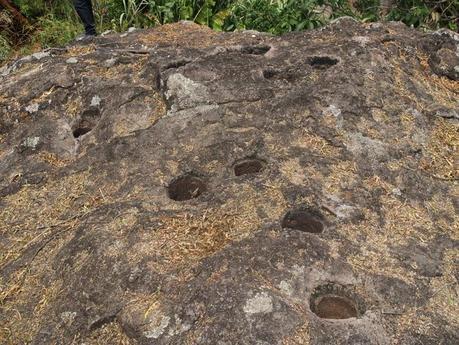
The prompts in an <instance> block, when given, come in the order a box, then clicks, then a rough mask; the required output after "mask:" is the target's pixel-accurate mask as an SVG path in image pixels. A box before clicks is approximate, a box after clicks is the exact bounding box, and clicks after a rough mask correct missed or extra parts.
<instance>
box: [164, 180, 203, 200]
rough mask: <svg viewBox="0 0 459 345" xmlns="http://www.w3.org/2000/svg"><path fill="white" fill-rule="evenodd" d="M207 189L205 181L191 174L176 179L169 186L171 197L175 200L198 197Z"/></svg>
mask: <svg viewBox="0 0 459 345" xmlns="http://www.w3.org/2000/svg"><path fill="white" fill-rule="evenodd" d="M205 190H206V185H205V183H204V181H203V180H202V179H201V178H199V177H197V176H193V175H191V174H186V175H182V176H179V177H177V178H176V179H174V180H173V181H172V182H171V183H170V184H169V187H168V195H169V198H171V199H172V200H175V201H185V200H190V199H194V198H197V197H198V196H199V195H201V194H202V193H203V192H204V191H205Z"/></svg>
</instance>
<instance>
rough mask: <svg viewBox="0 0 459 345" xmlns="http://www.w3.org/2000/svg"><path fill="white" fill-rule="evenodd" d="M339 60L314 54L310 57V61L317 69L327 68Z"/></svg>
mask: <svg viewBox="0 0 459 345" xmlns="http://www.w3.org/2000/svg"><path fill="white" fill-rule="evenodd" d="M338 62H339V60H338V59H335V58H332V57H329V56H312V57H310V58H308V63H309V64H310V65H311V66H312V67H314V68H317V69H327V68H329V67H331V66H334V65H336V64H337V63H338Z"/></svg>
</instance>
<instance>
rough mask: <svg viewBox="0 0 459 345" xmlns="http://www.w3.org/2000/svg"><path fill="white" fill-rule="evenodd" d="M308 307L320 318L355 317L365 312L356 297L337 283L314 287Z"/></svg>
mask: <svg viewBox="0 0 459 345" xmlns="http://www.w3.org/2000/svg"><path fill="white" fill-rule="evenodd" d="M310 307H311V311H312V312H313V313H314V314H316V315H317V316H318V317H320V318H322V319H350V318H357V317H360V316H361V315H362V314H363V313H364V312H365V310H364V309H363V304H362V303H361V302H360V303H359V301H358V298H357V297H356V296H353V294H352V293H351V292H350V291H348V290H347V289H346V288H345V287H344V286H342V285H339V284H326V285H322V286H319V287H318V288H316V290H315V291H314V293H313V294H312V296H311V300H310Z"/></svg>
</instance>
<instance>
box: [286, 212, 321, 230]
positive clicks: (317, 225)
mask: <svg viewBox="0 0 459 345" xmlns="http://www.w3.org/2000/svg"><path fill="white" fill-rule="evenodd" d="M282 228H283V229H293V230H300V231H304V232H310V233H313V234H318V233H321V232H322V231H323V230H324V225H323V223H322V221H321V220H320V219H319V217H318V216H316V215H314V214H312V213H311V212H309V211H306V210H293V211H289V212H287V214H286V215H285V216H284V219H283V220H282Z"/></svg>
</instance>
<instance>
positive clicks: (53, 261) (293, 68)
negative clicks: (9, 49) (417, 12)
mask: <svg viewBox="0 0 459 345" xmlns="http://www.w3.org/2000/svg"><path fill="white" fill-rule="evenodd" d="M458 40H459V38H458V36H455V34H453V33H451V32H446V31H444V32H436V33H420V32H418V31H415V30H413V29H409V28H407V27H405V26H403V25H402V24H398V23H387V24H359V23H356V22H354V21H352V20H349V19H343V20H340V21H338V22H335V23H334V24H331V25H329V26H327V27H326V28H324V29H321V30H316V31H308V32H302V33H292V34H288V35H285V36H283V37H273V36H270V35H265V34H260V33H256V32H239V33H216V32H213V31H210V30H209V29H207V28H203V27H199V26H196V25H194V24H190V23H180V24H175V25H170V26H163V27H160V28H158V29H155V30H149V31H136V32H131V33H129V34H123V35H115V34H114V35H109V36H106V37H100V38H97V39H96V40H95V41H93V42H91V43H89V44H86V45H83V44H75V45H72V46H70V47H67V48H65V49H51V50H48V51H45V52H41V53H37V54H34V55H32V56H30V57H27V58H23V59H21V60H18V61H16V62H15V63H13V64H11V65H9V66H5V67H4V68H3V69H2V70H0V75H1V76H0V207H1V211H0V236H1V237H0V274H1V276H0V277H1V281H0V284H1V285H0V288H1V291H0V307H1V313H0V339H1V341H0V343H2V344H4V343H6V344H25V343H32V344H317V345H319V344H404V345H405V344H408V345H409V344H454V343H458V339H459V338H458V324H459V322H458V314H457V310H458V288H457V278H458V271H457V262H458V261H457V260H458V251H457V245H458V228H459V221H458V220H459V218H458V215H457V209H458V206H459V205H458V203H457V199H455V193H456V192H457V180H458V176H459V175H458V171H457V153H458V152H457V148H458V117H459V102H458V94H459V82H458V79H459V75H458V74H459V56H458Z"/></svg>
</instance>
